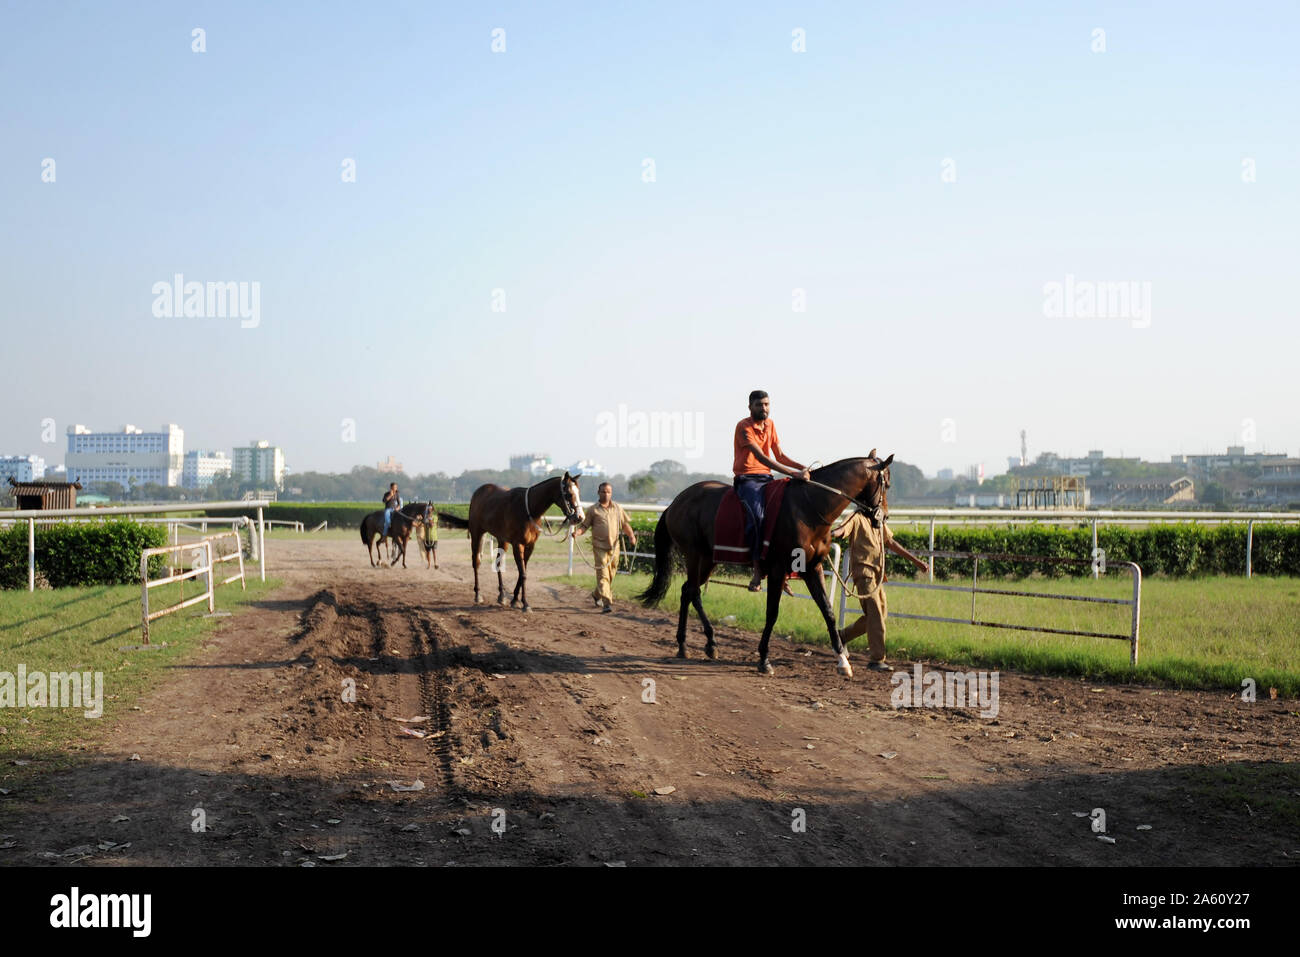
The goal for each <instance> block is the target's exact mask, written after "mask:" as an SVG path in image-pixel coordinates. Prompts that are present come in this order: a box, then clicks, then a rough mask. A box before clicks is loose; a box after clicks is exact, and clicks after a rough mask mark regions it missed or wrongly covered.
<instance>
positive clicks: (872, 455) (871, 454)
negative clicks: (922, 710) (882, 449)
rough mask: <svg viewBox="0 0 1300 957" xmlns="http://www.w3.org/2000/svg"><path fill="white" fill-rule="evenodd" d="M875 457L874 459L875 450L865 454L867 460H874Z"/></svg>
mask: <svg viewBox="0 0 1300 957" xmlns="http://www.w3.org/2000/svg"><path fill="white" fill-rule="evenodd" d="M875 457H876V450H875V449H872V450H871V451H870V452H868V453H867V458H869V459H874V458H875Z"/></svg>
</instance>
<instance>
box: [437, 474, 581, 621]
mask: <svg viewBox="0 0 1300 957" xmlns="http://www.w3.org/2000/svg"><path fill="white" fill-rule="evenodd" d="M552 505H558V506H559V507H560V510H561V511H562V512H564V519H565V521H566V523H568V524H569V525H576V524H577V523H578V522H581V521H582V505H580V504H579V502H578V480H577V479H576V478H574V477H573V476H572V475H570V474H569V473H568V472H565V473H564V474H563V475H558V476H556V477H555V478H549V479H547V480H546V481H544V482H538V483H537V484H536V485H530V486H528V487H527V488H502V487H501V486H500V485H480V486H479V487H478V488H476V489H475V490H474V494H473V495H472V496H470V500H469V522H468V523H466V522H465V521H464V519H460V520H456V521H454V524H456V525H465V527H468V528H469V539H470V549H469V550H470V554H471V555H472V556H473V563H474V604H476V605H479V604H482V603H483V597H482V595H481V594H480V593H479V586H478V568H479V563H480V562H481V558H480V556H479V549H480V546H481V545H482V542H483V536H484V535H485V534H486V535H491V536H493V537H494V538H495V539H496V540H497V548H496V553H495V555H496V557H495V559H494V560H493V562H492V564H493V565H495V566H496V570H497V604H498V605H504V604H505V603H506V586H505V579H504V578H503V577H502V575H501V566H502V565H504V564H505V547H506V546H507V545H509V546H511V548H512V550H513V552H514V556H515V568H517V569H518V570H519V578H518V579H517V580H516V581H515V591H514V595H513V596H512V597H511V599H510V605H511V607H514V606H515V605H516V604H518V603H519V602H520V601H521V600H522V601H523V610H524V611H528V610H529V604H528V591H527V589H526V588H525V584H524V583H525V581H526V580H527V569H528V559H529V558H531V557H532V554H533V546H534V545H535V544H536V543H537V537H538V535H540V534H541V531H542V526H541V524H540V523H539V522H538V519H539V518H541V517H542V516H543V515H545V514H546V511H547V509H549V508H550V507H551V506H552ZM439 514H440V515H442V514H444V513H439ZM444 517H446V516H445V515H444Z"/></svg>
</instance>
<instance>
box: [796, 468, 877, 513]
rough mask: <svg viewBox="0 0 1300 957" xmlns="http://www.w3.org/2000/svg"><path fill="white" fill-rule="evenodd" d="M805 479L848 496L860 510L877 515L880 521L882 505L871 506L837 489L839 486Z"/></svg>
mask: <svg viewBox="0 0 1300 957" xmlns="http://www.w3.org/2000/svg"><path fill="white" fill-rule="evenodd" d="M803 481H805V482H807V483H808V484H809V485H816V486H817V487H818V488H824V489H825V490H826V491H828V492H834V493H835V494H836V495H839V496H842V497H843V498H847V499H848V500H849V502H851V503H852V504H853V505H856V506H857V507H858V508H859V509H860V510H862V512H864V513H865V514H866V515H868V516H871V515H876V518H877V521H879V515H878V513H879V512H880V506H879V505H877V506H874V507H873V506H870V505H867V504H866V503H865V502H860V501H858V500H857V499H856V498H854V497H853V496H852V495H850V494H849V493H848V492H841V491H840V490H839V489H837V488H832V487H831V486H829V485H825V484H823V483H821V482H818V481H817V480H816V479H811V478H809V479H804V480H803ZM827 524H830V523H829V522H828V523H827Z"/></svg>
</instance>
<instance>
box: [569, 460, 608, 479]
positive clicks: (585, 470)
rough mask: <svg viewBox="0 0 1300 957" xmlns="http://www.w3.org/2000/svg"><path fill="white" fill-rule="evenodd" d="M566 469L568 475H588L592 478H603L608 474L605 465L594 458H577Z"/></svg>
mask: <svg viewBox="0 0 1300 957" xmlns="http://www.w3.org/2000/svg"><path fill="white" fill-rule="evenodd" d="M568 471H569V474H570V475H589V476H592V477H593V478H605V477H606V476H607V475H608V474H609V473H608V472H606V471H605V466H603V465H601V464H600V463H599V462H597V461H596V460H595V459H579V460H578V461H576V462H574V463H573V464H572V465H570V466H569V469H568Z"/></svg>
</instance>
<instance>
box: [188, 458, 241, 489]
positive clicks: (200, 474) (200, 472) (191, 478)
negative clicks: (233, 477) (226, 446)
mask: <svg viewBox="0 0 1300 957" xmlns="http://www.w3.org/2000/svg"><path fill="white" fill-rule="evenodd" d="M231 467H232V463H231V461H230V457H229V456H228V455H226V453H225V452H212V451H208V450H204V449H191V450H190V451H189V452H186V453H185V459H184V465H183V466H182V467H181V485H183V486H185V487H186V488H207V487H208V486H209V485H211V484H212V480H213V479H214V478H216V477H217V476H218V475H229V474H230V470H231Z"/></svg>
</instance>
